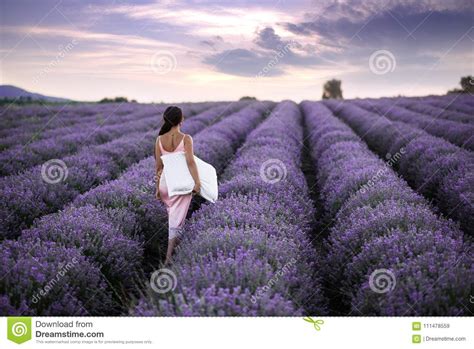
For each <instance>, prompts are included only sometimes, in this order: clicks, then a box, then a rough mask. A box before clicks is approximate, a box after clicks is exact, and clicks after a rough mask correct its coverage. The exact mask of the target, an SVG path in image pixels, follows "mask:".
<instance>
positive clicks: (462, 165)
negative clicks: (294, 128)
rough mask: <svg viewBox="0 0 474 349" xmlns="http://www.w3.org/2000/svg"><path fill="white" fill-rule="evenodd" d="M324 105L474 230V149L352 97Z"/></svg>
mask: <svg viewBox="0 0 474 349" xmlns="http://www.w3.org/2000/svg"><path fill="white" fill-rule="evenodd" d="M325 104H326V105H327V106H328V107H329V108H330V109H331V110H333V111H334V112H335V114H336V115H337V116H338V117H339V118H341V119H342V120H344V122H346V123H347V124H348V125H349V126H351V127H352V128H353V129H354V131H355V132H356V133H357V134H359V135H360V136H361V137H362V138H363V139H364V141H365V142H367V144H368V145H369V147H370V148H371V149H372V150H373V151H375V152H376V153H377V154H379V155H380V156H381V157H383V158H385V157H387V156H389V157H390V156H393V154H400V156H399V157H398V158H397V159H395V161H393V167H394V169H396V170H397V172H399V173H400V174H401V175H402V176H403V177H404V179H405V180H406V181H407V182H408V183H409V184H410V186H411V187H412V188H414V189H415V191H417V192H419V193H421V194H423V195H424V196H425V197H427V198H428V199H433V200H434V202H435V203H436V206H438V207H439V208H440V209H441V210H442V211H443V213H444V214H445V215H446V216H448V217H453V218H454V219H455V220H457V221H459V222H460V224H461V227H462V229H463V230H464V231H465V232H466V233H468V234H470V235H472V234H473V232H474V202H473V199H474V185H473V183H474V182H473V180H474V178H473V175H474V154H473V153H472V152H470V151H467V150H464V149H461V148H460V147H457V146H455V145H452V144H451V143H449V142H447V141H445V140H443V139H440V138H438V137H434V136H432V135H429V134H428V133H426V132H425V131H423V130H421V129H419V128H416V127H413V126H410V125H407V124H405V123H402V122H396V121H395V122H394V121H389V120H387V119H385V118H380V117H379V116H378V115H376V114H373V113H371V112H368V111H366V110H364V109H361V108H359V107H358V106H357V105H355V104H354V103H352V102H336V101H328V102H325Z"/></svg>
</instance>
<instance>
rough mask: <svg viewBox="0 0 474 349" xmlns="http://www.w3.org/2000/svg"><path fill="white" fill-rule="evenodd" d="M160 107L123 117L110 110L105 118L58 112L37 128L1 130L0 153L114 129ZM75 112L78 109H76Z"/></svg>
mask: <svg viewBox="0 0 474 349" xmlns="http://www.w3.org/2000/svg"><path fill="white" fill-rule="evenodd" d="M163 108H164V107H162V106H160V107H159V108H158V107H151V106H139V107H137V108H135V110H134V111H131V112H130V113H127V114H117V113H116V112H114V111H113V110H111V111H110V112H109V113H108V114H102V113H100V112H98V113H96V114H93V115H91V116H83V115H81V114H80V113H79V110H77V111H76V113H74V112H69V114H66V113H63V112H59V113H58V114H51V115H50V116H49V117H48V118H43V119H40V120H41V122H40V123H39V124H38V125H33V124H31V123H26V125H20V126H19V127H16V128H10V129H5V128H3V129H2V135H1V136H2V139H1V140H0V149H2V150H5V149H8V148H11V147H13V146H15V145H27V144H30V143H34V142H37V141H39V140H42V139H45V138H53V137H54V138H57V137H61V136H64V135H67V134H70V133H75V132H77V131H79V130H81V131H87V130H89V131H92V130H94V129H95V128H98V127H104V126H109V125H117V124H120V123H123V122H127V121H132V120H137V121H138V120H139V119H141V118H142V117H147V116H150V115H152V114H153V113H159V112H161V111H162V110H163ZM77 109H79V108H77Z"/></svg>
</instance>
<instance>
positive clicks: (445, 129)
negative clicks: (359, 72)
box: [354, 100, 474, 151]
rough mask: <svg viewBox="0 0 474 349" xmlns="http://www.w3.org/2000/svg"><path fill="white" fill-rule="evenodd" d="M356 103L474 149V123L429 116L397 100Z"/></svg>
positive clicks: (389, 117)
mask: <svg viewBox="0 0 474 349" xmlns="http://www.w3.org/2000/svg"><path fill="white" fill-rule="evenodd" d="M354 103H355V104H356V105H358V106H360V107H362V108H364V109H366V110H369V111H372V112H374V113H377V114H380V115H383V116H384V117H386V118H388V119H390V120H393V121H400V122H404V123H407V124H409V125H412V126H415V127H418V128H420V129H422V130H424V131H426V132H428V133H429V134H431V135H433V136H437V137H441V138H444V139H445V140H447V141H448V142H450V143H452V144H455V145H457V146H459V147H461V148H465V149H469V150H471V151H472V150H474V137H473V135H474V125H469V124H464V123H459V122H455V121H449V120H442V119H441V120H440V119H437V118H436V117H429V116H427V115H424V114H421V113H417V112H413V111H410V110H408V109H405V108H402V107H399V106H397V104H396V101H386V100H385V101H381V100H360V101H357V100H356V101H355V102H354Z"/></svg>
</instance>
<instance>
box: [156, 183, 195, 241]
mask: <svg viewBox="0 0 474 349" xmlns="http://www.w3.org/2000/svg"><path fill="white" fill-rule="evenodd" d="M159 188H160V195H161V199H162V200H163V202H164V204H165V206H166V210H167V211H168V239H173V238H175V237H179V236H180V233H181V228H182V226H183V224H184V220H185V219H186V215H187V213H188V209H189V205H190V204H191V200H192V197H193V196H192V194H186V195H175V196H172V197H169V196H168V187H167V186H166V181H165V176H161V178H160V187H159Z"/></svg>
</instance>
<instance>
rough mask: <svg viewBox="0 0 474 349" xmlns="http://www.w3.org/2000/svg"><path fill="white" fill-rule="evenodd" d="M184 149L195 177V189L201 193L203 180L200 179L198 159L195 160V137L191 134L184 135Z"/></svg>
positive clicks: (190, 169)
mask: <svg viewBox="0 0 474 349" xmlns="http://www.w3.org/2000/svg"><path fill="white" fill-rule="evenodd" d="M184 151H185V156H186V163H187V164H188V168H189V172H190V173H191V176H192V177H193V179H194V189H193V191H194V192H196V193H199V192H200V191H201V180H200V179H199V173H198V170H197V165H196V161H194V149H193V139H192V138H191V136H190V135H186V136H184Z"/></svg>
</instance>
